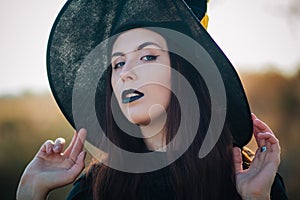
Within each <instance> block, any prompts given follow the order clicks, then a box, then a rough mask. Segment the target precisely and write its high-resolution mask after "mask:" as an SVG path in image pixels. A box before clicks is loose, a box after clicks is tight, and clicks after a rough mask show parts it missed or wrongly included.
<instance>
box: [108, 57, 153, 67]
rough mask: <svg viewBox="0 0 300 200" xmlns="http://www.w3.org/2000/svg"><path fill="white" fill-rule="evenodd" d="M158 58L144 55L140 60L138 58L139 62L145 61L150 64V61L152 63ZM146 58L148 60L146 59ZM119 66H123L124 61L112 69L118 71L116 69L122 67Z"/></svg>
mask: <svg viewBox="0 0 300 200" xmlns="http://www.w3.org/2000/svg"><path fill="white" fill-rule="evenodd" d="M157 57H158V55H145V56H142V57H141V58H140V60H143V61H146V62H151V61H154V60H156V58H157ZM147 58H148V59H147ZM120 65H122V66H123V65H125V62H124V61H121V62H118V63H116V64H115V65H114V66H113V69H118V68H120V67H122V66H120Z"/></svg>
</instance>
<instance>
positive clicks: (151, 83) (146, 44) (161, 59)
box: [111, 28, 171, 125]
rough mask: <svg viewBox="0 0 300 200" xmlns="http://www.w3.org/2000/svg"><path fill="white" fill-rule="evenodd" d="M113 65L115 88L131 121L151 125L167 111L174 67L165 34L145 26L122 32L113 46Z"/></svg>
mask: <svg viewBox="0 0 300 200" xmlns="http://www.w3.org/2000/svg"><path fill="white" fill-rule="evenodd" d="M111 66H112V76H111V84H112V87H113V91H114V93H115V96H116V98H117V101H118V103H119V106H120V108H121V110H122V112H123V113H124V115H125V116H126V117H127V118H128V120H129V121H131V122H132V123H135V124H138V125H147V124H149V123H150V121H151V120H153V119H155V118H158V117H160V116H161V115H162V114H163V113H165V110H166V108H167V107H168V105H169V102H170V97H171V92H170V89H169V88H170V87H171V68H170V58H169V53H168V51H167V43H166V41H165V39H164V38H163V37H162V36H161V35H159V34H157V33H155V32H153V31H150V30H148V29H143V28H136V29H131V30H129V31H126V32H124V33H122V34H121V35H120V36H119V37H118V38H117V39H116V41H115V43H114V45H113V49H112V59H111ZM150 116H151V119H150Z"/></svg>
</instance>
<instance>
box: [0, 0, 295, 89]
mask: <svg viewBox="0 0 300 200" xmlns="http://www.w3.org/2000/svg"><path fill="white" fill-rule="evenodd" d="M297 1H298V2H299V0H284V1H282V0H256V1H253V0H251V1H249V0H210V3H209V7H208V14H209V18H210V21H209V25H208V32H209V33H210V35H211V36H212V37H213V38H214V40H215V41H216V42H217V44H218V45H219V46H220V47H221V49H222V50H223V51H224V52H225V54H226V55H227V56H228V58H229V60H230V61H231V62H232V63H233V65H234V66H235V67H236V70H237V71H238V72H263V71H265V70H268V69H270V66H276V68H277V70H279V71H281V72H283V73H285V74H292V73H293V72H295V71H296V70H297V66H299V65H300V4H299V3H298V2H297ZM65 2H66V0H42V1H41V0H26V1H20V0H1V1H0V27H1V32H0V56H1V57H0V95H7V94H10V95H14V94H19V93H22V92H24V91H32V92H45V91H50V88H49V84H48V79H47V71H46V48H47V41H48V37H49V33H50V30H51V26H52V24H53V22H54V20H55V18H56V16H57V14H58V12H59V10H60V9H61V7H62V6H63V5H64V3H65ZM295 2H296V3H295ZM292 3H294V4H295V5H296V4H297V5H296V9H294V10H293V11H294V12H293V13H292V14H290V12H289V11H290V10H289V9H290V5H291V4H292ZM297 6H298V7H297ZM298 8H299V9H298Z"/></svg>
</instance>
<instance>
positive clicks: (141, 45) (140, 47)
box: [111, 42, 163, 57]
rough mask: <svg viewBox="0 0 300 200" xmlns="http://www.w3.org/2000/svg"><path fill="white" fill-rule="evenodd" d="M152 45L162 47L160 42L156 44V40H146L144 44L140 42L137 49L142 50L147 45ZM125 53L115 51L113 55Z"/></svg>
mask: <svg viewBox="0 0 300 200" xmlns="http://www.w3.org/2000/svg"><path fill="white" fill-rule="evenodd" d="M150 45H154V46H157V47H158V48H160V49H162V50H163V48H161V46H159V45H158V44H156V43H155V42H144V43H142V44H140V45H139V46H138V48H137V50H141V49H143V48H145V47H146V46H150ZM124 55H125V54H124V53H122V52H115V53H113V54H112V55H111V57H114V56H124Z"/></svg>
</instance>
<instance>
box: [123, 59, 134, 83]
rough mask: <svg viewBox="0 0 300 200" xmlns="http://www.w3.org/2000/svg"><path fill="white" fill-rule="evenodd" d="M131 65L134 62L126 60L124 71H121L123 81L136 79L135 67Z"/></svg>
mask: <svg viewBox="0 0 300 200" xmlns="http://www.w3.org/2000/svg"><path fill="white" fill-rule="evenodd" d="M130 66H133V63H129V62H126V64H125V66H123V68H122V71H121V72H120V78H121V79H122V80H123V81H126V80H135V79H136V73H135V70H134V67H130Z"/></svg>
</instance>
